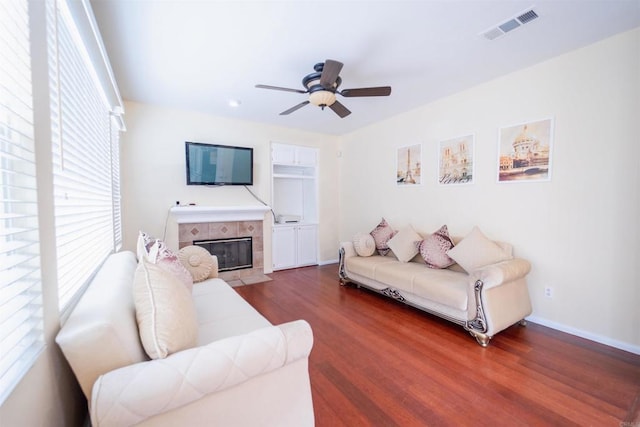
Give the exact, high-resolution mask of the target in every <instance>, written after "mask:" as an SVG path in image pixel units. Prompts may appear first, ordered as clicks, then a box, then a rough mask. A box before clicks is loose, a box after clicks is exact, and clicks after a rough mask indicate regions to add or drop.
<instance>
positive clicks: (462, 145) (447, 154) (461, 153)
mask: <svg viewBox="0 0 640 427" xmlns="http://www.w3.org/2000/svg"><path fill="white" fill-rule="evenodd" d="M474 139H475V136H474V135H466V136H461V137H458V138H452V139H448V140H446V141H441V142H440V145H439V156H438V182H439V183H440V184H443V185H452V184H471V183H473V145H474Z"/></svg>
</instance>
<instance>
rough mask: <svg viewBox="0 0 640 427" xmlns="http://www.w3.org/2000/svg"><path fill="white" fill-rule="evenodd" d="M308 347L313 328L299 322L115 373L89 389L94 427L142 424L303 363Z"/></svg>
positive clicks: (117, 370)
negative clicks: (90, 391)
mask: <svg viewBox="0 0 640 427" xmlns="http://www.w3.org/2000/svg"><path fill="white" fill-rule="evenodd" d="M312 346H313V333H312V331H311V326H310V325H309V324H308V323H307V322H306V321H304V320H297V321H294V322H289V323H285V324H282V325H279V326H270V327H267V328H262V329H258V330H256V331H253V332H250V333H248V334H244V335H239V336H235V337H229V338H225V339H222V340H219V341H215V342H213V343H211V344H208V345H205V346H202V347H197V348H192V349H189V350H185V351H181V352H178V353H175V354H172V355H171V356H169V357H167V358H166V359H158V360H151V361H148V362H143V363H137V364H134V365H130V366H126V367H124V368H120V369H116V370H114V371H111V372H109V373H107V374H105V375H102V376H101V377H99V378H98V380H97V381H96V383H95V384H94V386H93V392H92V395H91V408H90V411H91V421H92V424H93V425H94V426H111V425H114V426H115V425H132V424H137V423H140V422H142V421H144V420H145V419H147V418H150V417H152V416H154V415H157V414H159V413H163V412H167V411H170V410H172V409H175V408H178V407H180V406H184V405H187V404H189V403H191V402H194V401H196V400H198V399H200V398H202V397H204V396H206V395H208V394H212V393H218V392H222V391H223V390H225V389H228V388H231V387H233V386H235V385H237V384H240V383H243V382H246V381H250V380H251V379H252V378H253V377H257V376H259V375H261V374H265V373H268V372H271V371H275V370H277V369H278V368H280V367H282V366H285V365H287V364H289V363H292V362H294V361H296V360H299V359H303V358H306V357H308V356H309V354H310V352H311V347H312Z"/></svg>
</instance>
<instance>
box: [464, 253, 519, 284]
mask: <svg viewBox="0 0 640 427" xmlns="http://www.w3.org/2000/svg"><path fill="white" fill-rule="evenodd" d="M530 270H531V264H530V263H529V261H527V260H524V259H522V258H513V259H510V260H507V261H502V262H499V263H496V264H491V265H487V266H485V267H482V268H479V269H477V270H475V271H473V272H471V274H470V275H469V277H470V281H471V283H472V284H475V282H477V281H478V280H481V281H482V283H483V289H485V290H487V289H491V288H493V287H495V286H499V285H501V284H503V283H509V282H512V281H514V280H517V279H520V278H522V277H524V276H526V275H527V274H529V271H530Z"/></svg>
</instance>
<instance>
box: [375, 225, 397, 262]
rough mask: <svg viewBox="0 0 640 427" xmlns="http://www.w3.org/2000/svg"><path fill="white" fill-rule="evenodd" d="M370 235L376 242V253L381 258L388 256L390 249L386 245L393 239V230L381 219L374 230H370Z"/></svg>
mask: <svg viewBox="0 0 640 427" xmlns="http://www.w3.org/2000/svg"><path fill="white" fill-rule="evenodd" d="M370 234H371V236H372V237H373V240H374V241H375V242H376V249H377V250H378V253H379V254H380V255H382V256H385V255H386V254H388V253H389V251H390V249H389V246H388V245H387V243H388V242H389V240H390V239H391V238H392V237H393V234H394V233H393V228H391V226H390V225H389V224H388V223H387V221H386V220H385V219H384V218H382V221H380V223H379V224H378V225H376V228H374V229H373V230H371V233H370Z"/></svg>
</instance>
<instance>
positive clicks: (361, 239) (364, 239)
mask: <svg viewBox="0 0 640 427" xmlns="http://www.w3.org/2000/svg"><path fill="white" fill-rule="evenodd" d="M353 248H354V249H355V251H356V253H357V254H358V256H371V255H373V254H374V253H376V242H375V240H374V239H373V236H372V235H371V234H367V233H357V234H356V235H355V236H353Z"/></svg>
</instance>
